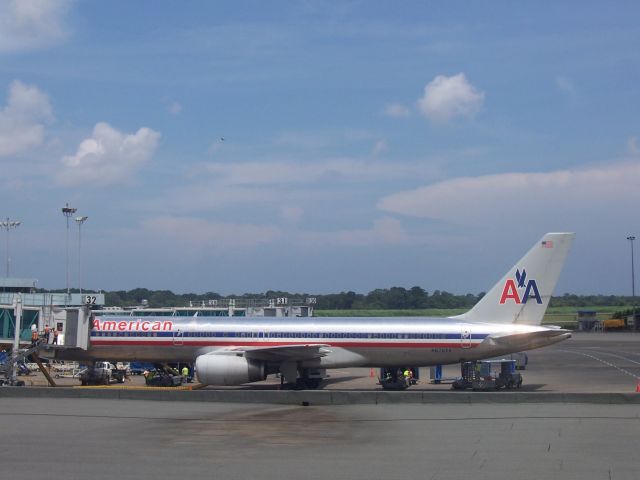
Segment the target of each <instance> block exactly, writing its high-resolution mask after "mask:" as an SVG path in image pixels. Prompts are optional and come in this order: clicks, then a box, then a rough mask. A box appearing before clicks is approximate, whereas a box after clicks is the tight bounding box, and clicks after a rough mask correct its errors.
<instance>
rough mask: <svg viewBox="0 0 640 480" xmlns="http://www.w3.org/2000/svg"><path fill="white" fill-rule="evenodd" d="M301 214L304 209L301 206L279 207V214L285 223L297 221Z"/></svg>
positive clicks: (300, 218)
mask: <svg viewBox="0 0 640 480" xmlns="http://www.w3.org/2000/svg"><path fill="white" fill-rule="evenodd" d="M303 215H304V210H303V209H302V208H301V207H291V206H283V207H280V216H281V217H282V218H283V220H284V221H285V222H287V223H299V222H300V220H302V216H303Z"/></svg>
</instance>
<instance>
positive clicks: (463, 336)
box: [460, 325, 471, 348]
mask: <svg viewBox="0 0 640 480" xmlns="http://www.w3.org/2000/svg"><path fill="white" fill-rule="evenodd" d="M460 345H461V346H462V348H471V329H470V328H469V325H462V327H461V328H460Z"/></svg>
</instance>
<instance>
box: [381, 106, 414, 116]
mask: <svg viewBox="0 0 640 480" xmlns="http://www.w3.org/2000/svg"><path fill="white" fill-rule="evenodd" d="M384 114H385V115H386V116H388V117H393V118H403V117H408V116H409V115H411V112H410V111H409V108H408V107H405V106H404V105H402V104H400V103H390V104H389V105H387V106H386V107H385V108H384Z"/></svg>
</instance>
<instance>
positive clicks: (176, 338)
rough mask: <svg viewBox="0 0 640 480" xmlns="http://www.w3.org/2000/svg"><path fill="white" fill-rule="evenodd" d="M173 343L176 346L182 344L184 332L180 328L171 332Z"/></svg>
mask: <svg viewBox="0 0 640 480" xmlns="http://www.w3.org/2000/svg"><path fill="white" fill-rule="evenodd" d="M173 344H174V345H178V346H179V345H184V332H183V331H182V329H181V328H179V329H178V330H175V331H174V332H173Z"/></svg>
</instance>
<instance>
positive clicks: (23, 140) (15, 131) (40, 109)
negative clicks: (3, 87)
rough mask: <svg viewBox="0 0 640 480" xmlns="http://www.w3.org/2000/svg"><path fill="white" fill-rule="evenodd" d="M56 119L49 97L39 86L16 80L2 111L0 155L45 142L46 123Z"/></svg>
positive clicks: (0, 120) (0, 119)
mask: <svg viewBox="0 0 640 480" xmlns="http://www.w3.org/2000/svg"><path fill="white" fill-rule="evenodd" d="M52 120H53V113H52V108H51V103H50V102H49V97H47V95H46V94H44V93H42V92H41V91H40V90H39V89H38V88H37V87H35V86H30V85H26V84H24V83H22V82H19V81H17V80H16V81H14V82H12V83H11V85H10V87H9V94H8V97H7V105H6V107H4V108H3V109H2V110H0V156H5V155H13V154H16V153H19V152H22V151H25V150H28V149H30V148H34V147H37V146H38V145H40V144H42V142H43V141H44V137H45V132H44V124H45V123H47V122H50V121H52Z"/></svg>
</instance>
